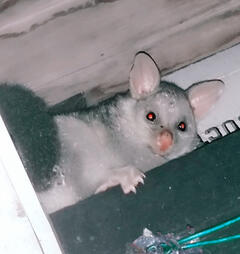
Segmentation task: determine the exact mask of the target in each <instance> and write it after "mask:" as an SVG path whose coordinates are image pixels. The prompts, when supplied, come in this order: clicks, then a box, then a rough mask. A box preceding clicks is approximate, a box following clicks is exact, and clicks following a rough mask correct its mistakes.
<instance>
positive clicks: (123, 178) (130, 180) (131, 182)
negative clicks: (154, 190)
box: [95, 166, 145, 194]
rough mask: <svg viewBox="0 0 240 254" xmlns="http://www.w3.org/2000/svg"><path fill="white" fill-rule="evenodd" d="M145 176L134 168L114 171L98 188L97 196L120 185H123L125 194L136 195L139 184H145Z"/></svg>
mask: <svg viewBox="0 0 240 254" xmlns="http://www.w3.org/2000/svg"><path fill="white" fill-rule="evenodd" d="M144 178H145V175H144V174H143V173H142V172H141V171H139V170H138V169H136V168H135V167H132V166H127V167H123V168H117V169H113V171H112V174H111V175H110V176H109V177H108V179H106V182H104V183H103V184H102V185H101V186H100V187H98V188H97V190H96V192H95V194H97V193H99V192H102V191H106V190H107V189H108V188H111V187H114V186H116V185H118V184H120V185H121V187H122V190H123V192H124V193H125V194H128V193H130V192H131V191H132V192H134V193H136V186H137V185H138V184H139V183H142V184H144V180H143V179H144Z"/></svg>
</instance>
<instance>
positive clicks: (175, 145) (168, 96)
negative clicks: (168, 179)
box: [42, 52, 223, 210]
mask: <svg viewBox="0 0 240 254" xmlns="http://www.w3.org/2000/svg"><path fill="white" fill-rule="evenodd" d="M129 83H130V85H129V86H130V88H129V91H128V92H127V93H123V94H117V95H115V96H114V97H113V98H110V99H108V100H105V101H103V102H100V103H99V104H98V105H95V106H92V107H90V108H87V109H85V110H82V111H80V112H75V113H72V114H69V115H59V116H56V117H55V121H56V123H57V126H58V131H59V133H58V134H59V140H60V144H61V149H60V150H61V156H60V162H59V164H58V166H59V170H62V175H63V176H64V179H63V180H64V182H63V184H60V185H57V186H56V185H55V187H53V188H52V189H50V190H49V191H48V192H45V193H43V196H42V197H43V198H42V200H44V201H45V203H46V204H49V203H50V204H51V205H52V206H53V208H54V206H65V205H66V204H67V205H70V204H74V203H76V202H77V201H79V200H82V199H85V198H87V197H89V196H91V195H93V194H96V193H99V192H102V191H106V190H107V189H108V188H110V187H113V186H116V185H120V186H121V188H122V190H123V192H124V193H126V194H127V193H130V192H134V193H136V186H137V185H138V184H139V183H142V184H143V183H144V178H145V174H144V173H145V172H147V171H149V170H150V169H152V168H154V167H156V166H159V165H161V164H163V163H166V162H167V161H169V160H171V159H174V158H177V157H179V156H181V155H183V154H186V153H188V152H190V151H192V150H193V149H195V148H196V147H197V146H198V145H199V143H200V139H199V137H198V135H197V126H196V124H197V121H199V120H200V119H201V118H202V117H203V116H204V115H205V114H206V113H207V112H208V111H209V110H210V108H211V107H212V106H213V104H214V103H215V102H216V101H217V99H218V98H219V96H220V95H221V93H222V91H223V82H222V81H221V80H209V81H205V82H201V83H198V84H194V85H192V86H191V87H190V88H189V89H187V90H186V91H184V90H183V89H181V88H180V87H178V86H177V85H176V84H174V83H171V82H166V81H161V75H160V71H159V69H158V67H157V65H156V63H155V62H154V60H153V59H152V58H151V56H149V55H148V54H146V53H144V52H140V53H138V54H137V55H136V56H135V60H134V64H133V67H132V69H131V71H130V80H129ZM63 193H68V195H67V197H68V198H67V199H66V200H61V201H60V199H61V198H62V197H63ZM51 197H52V198H51ZM50 198H51V201H50V202H49V199H50ZM61 202H62V203H64V204H61ZM51 210H52V208H51Z"/></svg>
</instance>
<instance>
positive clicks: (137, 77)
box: [130, 52, 160, 99]
mask: <svg viewBox="0 0 240 254" xmlns="http://www.w3.org/2000/svg"><path fill="white" fill-rule="evenodd" d="M159 83H160V72H159V70H158V67H157V65H156V64H155V62H154V60H153V59H152V58H151V57H150V56H149V55H148V54H146V53H143V52H140V53H138V54H137V55H136V57H135V60H134V64H133V67H132V69H131V71H130V92H131V95H132V97H133V98H134V99H142V98H145V97H147V96H149V95H151V94H152V93H154V92H155V90H156V89H157V88H158V86H159Z"/></svg>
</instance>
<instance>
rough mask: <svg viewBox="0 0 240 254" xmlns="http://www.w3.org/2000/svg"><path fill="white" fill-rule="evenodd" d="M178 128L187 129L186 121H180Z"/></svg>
mask: <svg viewBox="0 0 240 254" xmlns="http://www.w3.org/2000/svg"><path fill="white" fill-rule="evenodd" d="M178 129H179V130H180V131H185V130H186V124H185V123H184V122H180V123H179V124H178Z"/></svg>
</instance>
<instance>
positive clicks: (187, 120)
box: [124, 53, 223, 159]
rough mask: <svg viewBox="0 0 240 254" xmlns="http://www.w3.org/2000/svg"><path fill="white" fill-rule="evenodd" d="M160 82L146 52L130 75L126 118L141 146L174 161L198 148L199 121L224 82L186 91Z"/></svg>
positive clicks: (138, 58) (154, 66)
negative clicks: (129, 96)
mask: <svg viewBox="0 0 240 254" xmlns="http://www.w3.org/2000/svg"><path fill="white" fill-rule="evenodd" d="M160 80H161V78H160V72H159V70H158V68H157V66H156V64H155V62H154V61H153V59H152V58H151V57H150V56H149V55H147V54H145V53H139V54H137V55H136V57H135V60H134V65H133V67H132V69H131V72H130V94H131V97H132V98H131V100H129V101H127V102H125V103H124V104H125V105H124V108H125V110H124V111H125V113H126V115H125V117H124V118H125V120H127V121H128V127H127V128H128V130H129V131H130V132H131V138H133V139H135V141H136V142H137V143H138V145H144V146H147V147H149V149H150V150H151V151H152V152H153V153H155V154H157V155H161V156H165V157H166V158H169V159H171V158H174V157H177V156H179V155H181V154H184V153H186V152H188V151H191V150H192V149H193V148H194V147H195V146H196V144H197V142H198V140H199V139H198V136H197V128H196V122H197V121H198V120H199V119H201V118H202V117H203V116H204V115H205V114H206V113H207V112H208V111H209V110H210V108H211V107H212V105H213V104H214V103H215V102H216V101H217V99H218V98H219V96H220V94H221V93H222V90H223V82H222V81H220V80H211V81H205V82H201V83H198V84H194V85H193V86H191V87H190V88H189V89H187V90H185V91H184V90H183V89H181V88H179V87H178V86H176V85H175V84H173V83H169V82H164V81H163V82H160ZM129 136H130V135H129Z"/></svg>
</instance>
